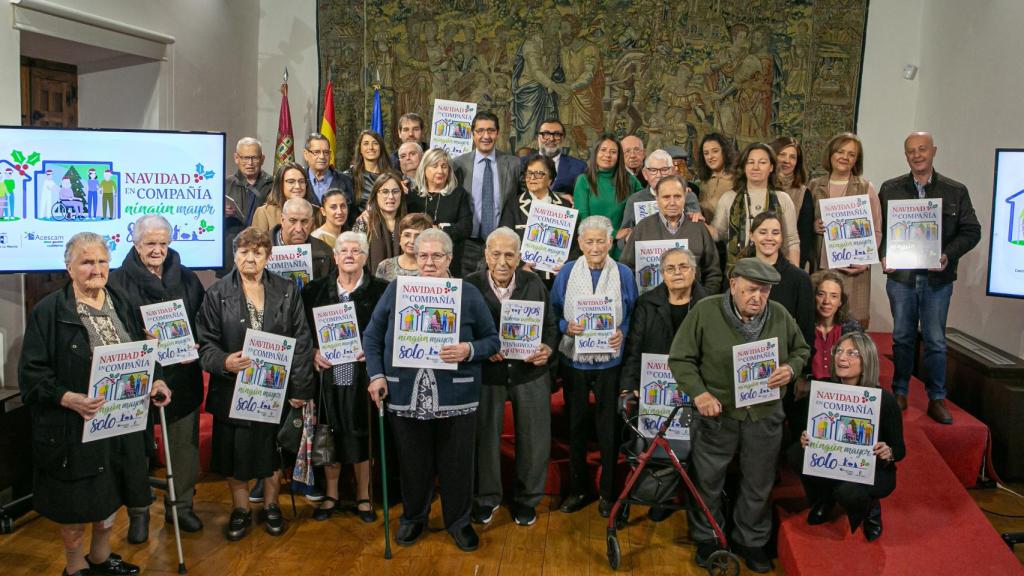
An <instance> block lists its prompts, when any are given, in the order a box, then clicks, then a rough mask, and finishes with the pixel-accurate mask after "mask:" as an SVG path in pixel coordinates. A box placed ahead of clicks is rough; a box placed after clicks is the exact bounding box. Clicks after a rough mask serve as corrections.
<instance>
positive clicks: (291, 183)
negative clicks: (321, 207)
mask: <svg viewBox="0 0 1024 576" xmlns="http://www.w3.org/2000/svg"><path fill="white" fill-rule="evenodd" d="M284 183H285V184H287V185H289V186H295V185H296V184H302V185H303V186H305V185H306V179H305V178H289V179H287V180H285V181H284Z"/></svg>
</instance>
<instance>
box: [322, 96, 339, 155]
mask: <svg viewBox="0 0 1024 576" xmlns="http://www.w3.org/2000/svg"><path fill="white" fill-rule="evenodd" d="M320 133H321V134H323V135H324V137H325V138H327V141H328V142H330V143H331V166H334V156H335V154H336V153H337V152H338V144H337V138H336V137H335V135H334V134H335V132H334V87H333V84H332V83H331V81H330V80H328V81H327V90H326V91H325V92H324V119H323V120H322V121H321V122H320Z"/></svg>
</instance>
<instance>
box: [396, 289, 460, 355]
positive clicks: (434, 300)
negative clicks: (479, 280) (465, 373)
mask: <svg viewBox="0 0 1024 576" xmlns="http://www.w3.org/2000/svg"><path fill="white" fill-rule="evenodd" d="M396 282H397V284H396V291H395V325H394V329H393V332H394V335H395V340H394V345H393V347H392V350H393V352H392V357H391V363H392V365H393V366H398V367H403V368H434V369H436V370H456V369H458V366H459V365H458V364H457V363H447V362H443V361H442V360H441V348H442V347H443V346H447V345H449V344H458V342H459V318H460V315H461V314H462V280H459V279H456V278H420V277H415V276H399V277H398V279H397V280H396Z"/></svg>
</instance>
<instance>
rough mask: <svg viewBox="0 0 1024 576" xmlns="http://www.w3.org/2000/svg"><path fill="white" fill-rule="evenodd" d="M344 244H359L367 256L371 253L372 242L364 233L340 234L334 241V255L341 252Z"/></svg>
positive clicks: (349, 232)
mask: <svg viewBox="0 0 1024 576" xmlns="http://www.w3.org/2000/svg"><path fill="white" fill-rule="evenodd" d="M344 242H355V243H356V244H359V249H360V250H362V251H363V253H365V254H369V253H370V242H369V241H368V240H367V239H366V234H363V233H362V232H353V231H351V230H349V231H348V232H342V233H341V234H338V237H337V238H336V239H335V240H334V253H335V254H337V253H338V252H339V251H340V250H341V245H342V243H344Z"/></svg>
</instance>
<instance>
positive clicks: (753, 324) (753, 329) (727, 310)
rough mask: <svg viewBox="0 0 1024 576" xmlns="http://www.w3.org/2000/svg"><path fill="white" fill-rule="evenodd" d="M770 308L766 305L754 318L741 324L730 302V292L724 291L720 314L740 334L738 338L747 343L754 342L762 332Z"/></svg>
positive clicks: (734, 307)
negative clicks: (741, 337) (740, 337)
mask: <svg viewBox="0 0 1024 576" xmlns="http://www.w3.org/2000/svg"><path fill="white" fill-rule="evenodd" d="M770 308H771V306H770V305H766V306H765V307H764V310H762V311H761V313H760V314H758V315H757V316H754V317H753V318H751V319H750V320H749V321H747V322H742V321H741V320H740V318H739V316H737V315H736V306H735V305H734V304H733V301H732V292H730V291H729V290H726V291H725V295H724V298H722V314H725V318H726V320H728V321H729V324H731V325H732V327H733V328H735V329H736V331H737V332H739V333H740V336H743V340H745V341H747V342H754V341H755V340H757V339H758V337H759V336H760V335H761V331H762V330H764V325H765V323H767V322H768V310H769V309H770Z"/></svg>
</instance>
